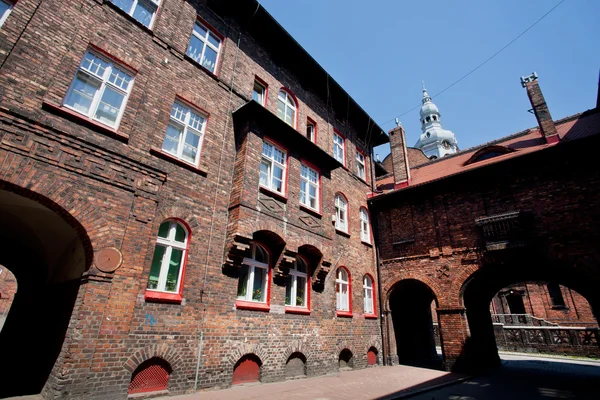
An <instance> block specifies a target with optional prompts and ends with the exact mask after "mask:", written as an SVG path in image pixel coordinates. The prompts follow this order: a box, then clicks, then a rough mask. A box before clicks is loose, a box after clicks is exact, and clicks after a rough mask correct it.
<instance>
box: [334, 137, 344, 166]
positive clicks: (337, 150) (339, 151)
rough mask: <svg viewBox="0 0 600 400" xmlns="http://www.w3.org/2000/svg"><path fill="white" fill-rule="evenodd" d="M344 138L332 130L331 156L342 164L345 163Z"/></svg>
mask: <svg viewBox="0 0 600 400" xmlns="http://www.w3.org/2000/svg"><path fill="white" fill-rule="evenodd" d="M345 142H346V139H344V137H343V136H342V135H339V134H337V133H336V132H333V157H334V158H335V159H336V160H338V161H339V162H340V163H342V165H346V154H345V153H346V151H345V150H346V149H345V147H346V143H345Z"/></svg>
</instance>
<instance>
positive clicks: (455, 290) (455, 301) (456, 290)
mask: <svg viewBox="0 0 600 400" xmlns="http://www.w3.org/2000/svg"><path fill="white" fill-rule="evenodd" d="M479 268H480V265H479V264H471V265H468V266H467V267H466V268H465V269H463V270H462V271H460V273H459V274H458V275H457V276H456V277H455V278H454V279H453V280H452V285H451V287H450V293H448V294H449V296H448V298H447V299H448V305H449V306H460V307H464V299H463V294H464V290H465V288H466V283H467V282H468V281H469V278H471V276H472V275H473V274H474V273H475V272H477V271H478V270H479Z"/></svg>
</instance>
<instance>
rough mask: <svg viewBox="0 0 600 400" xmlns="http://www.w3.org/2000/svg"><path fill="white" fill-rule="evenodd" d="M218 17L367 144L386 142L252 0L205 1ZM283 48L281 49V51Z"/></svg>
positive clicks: (356, 108) (337, 85)
mask: <svg viewBox="0 0 600 400" xmlns="http://www.w3.org/2000/svg"><path fill="white" fill-rule="evenodd" d="M208 4H209V6H210V7H211V8H212V9H213V10H214V11H215V12H216V13H217V14H219V15H220V16H223V17H231V18H233V19H234V20H236V21H237V22H238V23H239V24H240V26H241V27H242V28H244V29H245V30H246V31H247V32H248V33H249V34H250V35H251V36H252V37H253V38H254V39H255V40H256V41H257V42H258V43H259V44H260V45H261V46H263V48H264V49H265V50H266V51H267V52H269V53H270V56H271V59H272V60H273V62H275V63H277V64H278V65H280V66H283V67H285V68H286V69H288V70H289V71H291V72H292V73H293V74H294V75H295V76H296V77H297V78H298V81H299V83H300V84H301V85H302V86H303V87H304V88H306V89H310V90H311V91H312V92H314V93H315V94H316V95H317V96H319V97H320V98H321V99H325V100H326V102H327V104H328V105H330V106H331V107H332V109H333V111H334V112H335V114H336V116H337V117H338V119H340V120H343V119H347V120H348V122H349V123H350V124H351V125H352V126H354V127H355V129H356V132H357V134H358V135H359V138H360V139H361V140H362V141H363V142H365V143H366V144H367V145H373V146H378V145H380V144H385V143H388V142H389V138H388V136H387V134H386V133H385V132H384V131H383V129H381V127H380V126H379V125H377V124H376V123H375V121H373V119H372V118H371V117H370V116H369V114H367V112H366V111H365V110H363V108H362V107H361V106H359V105H358V103H357V102H356V101H355V100H354V99H353V98H352V97H350V95H349V94H348V92H346V91H345V90H344V89H343V88H342V87H341V86H340V85H339V84H338V83H337V82H336V81H335V80H334V79H333V78H332V77H331V76H330V75H329V73H327V71H325V69H324V68H323V67H321V65H319V63H318V62H317V61H316V60H315V59H314V58H313V57H312V56H311V55H310V54H308V52H307V51H306V50H305V49H304V48H303V47H302V46H301V45H300V44H299V43H298V42H297V41H296V40H295V39H294V38H293V37H292V35H290V34H289V33H288V32H287V31H286V30H285V29H284V28H283V27H282V26H281V25H280V24H279V23H278V22H277V21H276V20H275V18H273V16H272V15H271V14H269V13H268V12H267V10H265V8H264V7H262V6H261V5H260V4H259V2H258V1H256V0H209V1H208ZM282 49H285V50H282Z"/></svg>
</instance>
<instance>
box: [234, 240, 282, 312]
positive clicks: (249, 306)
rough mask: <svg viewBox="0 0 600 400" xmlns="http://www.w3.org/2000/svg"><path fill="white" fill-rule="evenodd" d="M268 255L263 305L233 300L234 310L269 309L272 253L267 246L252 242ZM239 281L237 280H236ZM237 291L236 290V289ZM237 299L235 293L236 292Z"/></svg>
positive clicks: (255, 302) (256, 241) (259, 242)
mask: <svg viewBox="0 0 600 400" xmlns="http://www.w3.org/2000/svg"><path fill="white" fill-rule="evenodd" d="M252 242H253V243H255V244H257V245H259V246H260V247H262V248H263V249H265V251H266V252H267V253H268V254H269V267H268V268H269V270H268V271H267V297H266V301H265V303H260V302H257V301H247V300H238V299H237V298H236V299H235V308H237V309H238V310H252V311H269V310H270V309H271V279H272V278H273V253H272V252H271V249H270V248H269V246H267V245H266V244H264V243H263V242H261V241H259V240H252ZM238 280H239V278H238ZM236 290H237V289H236ZM236 297H237V292H236Z"/></svg>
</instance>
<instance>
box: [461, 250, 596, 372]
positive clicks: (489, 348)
mask: <svg viewBox="0 0 600 400" xmlns="http://www.w3.org/2000/svg"><path fill="white" fill-rule="evenodd" d="M521 255H523V254H521ZM520 282H546V283H544V284H547V283H548V282H549V283H551V287H554V285H562V286H564V287H568V288H571V289H573V290H575V291H576V292H577V293H579V294H581V296H583V297H584V298H585V299H586V300H587V302H588V303H589V306H590V307H591V310H592V312H593V313H594V317H595V318H596V320H597V319H598V310H599V308H598V305H599V304H600V303H599V300H600V293H599V292H598V290H597V287H598V285H599V284H600V282H599V280H598V279H596V278H594V277H592V276H588V275H587V274H585V273H583V272H582V271H580V270H577V269H575V268H573V267H572V266H569V265H565V264H562V263H558V262H553V261H551V260H547V259H544V258H539V259H534V258H532V257H525V256H522V257H517V256H515V257H510V258H509V257H507V256H505V257H502V258H500V257H497V258H496V259H495V261H494V262H488V263H486V264H485V265H483V266H482V267H481V268H480V269H479V270H478V271H476V272H475V273H473V274H472V275H471V276H470V277H469V279H467V280H466V282H465V284H464V285H463V288H462V291H461V292H462V299H463V302H464V306H465V308H466V311H467V320H468V324H469V330H470V337H469V338H468V339H467V341H466V343H465V345H464V349H463V353H462V354H461V356H460V358H459V360H457V363H456V364H455V368H456V369H459V370H471V369H477V370H480V369H481V368H483V367H487V366H493V365H498V364H499V362H500V358H499V356H498V348H497V344H496V336H495V332H494V325H493V320H492V314H491V312H490V306H491V303H492V300H493V298H494V296H495V295H496V294H497V293H499V292H501V290H502V289H503V288H509V287H511V286H513V287H514V285H515V284H518V283H520ZM516 294H517V293H516V291H515V290H513V293H510V290H509V295H516ZM492 307H493V305H492ZM508 308H509V309H510V305H509V306H508ZM513 308H514V307H513ZM517 308H518V309H519V311H522V310H521V306H520V304H519V305H518V307H517ZM524 320H525V319H524V318H521V319H517V322H516V323H518V324H520V323H523V321H524Z"/></svg>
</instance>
